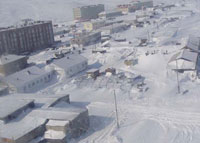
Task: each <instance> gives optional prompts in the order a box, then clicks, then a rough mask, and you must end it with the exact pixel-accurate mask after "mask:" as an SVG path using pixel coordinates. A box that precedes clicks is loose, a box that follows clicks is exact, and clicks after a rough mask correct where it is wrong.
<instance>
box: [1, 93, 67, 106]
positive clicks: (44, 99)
mask: <svg viewBox="0 0 200 143" xmlns="http://www.w3.org/2000/svg"><path fill="white" fill-rule="evenodd" d="M2 98H4V99H5V100H10V99H14V100H19V99H22V100H34V102H35V105H36V106H40V107H42V108H48V107H52V105H56V104H55V103H59V102H58V101H63V102H64V100H65V99H68V100H70V99H69V95H68V94H67V95H65V94H56V95H44V94H21V93H20V94H19V93H16V94H10V95H7V96H4V97H2ZM69 102H70V101H69Z"/></svg>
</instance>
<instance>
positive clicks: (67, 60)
mask: <svg viewBox="0 0 200 143" xmlns="http://www.w3.org/2000/svg"><path fill="white" fill-rule="evenodd" d="M51 66H52V67H53V68H54V69H55V71H57V72H58V73H59V74H60V75H64V76H65V77H66V78H69V77H72V76H74V75H76V74H77V73H79V72H81V71H83V70H85V69H86V68H87V66H88V60H87V58H85V57H83V56H81V55H79V54H68V55H66V57H64V58H61V59H58V60H54V62H52V64H51Z"/></svg>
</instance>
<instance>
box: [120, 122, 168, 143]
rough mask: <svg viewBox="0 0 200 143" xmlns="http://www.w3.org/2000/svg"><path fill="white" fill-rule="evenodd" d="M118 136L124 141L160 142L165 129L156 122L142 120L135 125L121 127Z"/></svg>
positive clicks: (128, 142) (132, 142) (135, 142)
mask: <svg viewBox="0 0 200 143" xmlns="http://www.w3.org/2000/svg"><path fill="white" fill-rule="evenodd" d="M118 136H119V138H121V140H123V142H124V143H162V142H163V137H165V131H164V129H163V127H162V126H161V125H160V124H159V123H158V122H156V121H154V120H143V121H140V122H139V123H137V124H136V125H132V126H127V127H125V128H122V129H121V130H120V131H119V133H118ZM152 141H153V142H152Z"/></svg>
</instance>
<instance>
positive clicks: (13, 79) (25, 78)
mask: <svg viewBox="0 0 200 143" xmlns="http://www.w3.org/2000/svg"><path fill="white" fill-rule="evenodd" d="M48 73H49V72H47V71H45V70H43V69H40V68H38V67H37V66H32V67H28V68H26V69H24V70H21V71H19V72H16V73H14V74H11V75H9V76H7V77H5V78H4V79H3V81H4V82H5V83H8V84H11V85H13V86H15V87H20V86H23V85H25V84H27V83H28V82H30V81H32V80H35V79H37V78H39V77H41V76H44V75H47V74H48Z"/></svg>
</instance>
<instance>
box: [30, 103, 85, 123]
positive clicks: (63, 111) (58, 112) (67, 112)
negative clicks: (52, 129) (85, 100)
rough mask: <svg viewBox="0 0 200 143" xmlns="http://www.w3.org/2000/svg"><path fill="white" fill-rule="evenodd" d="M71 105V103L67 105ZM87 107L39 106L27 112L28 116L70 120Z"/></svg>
mask: <svg viewBox="0 0 200 143" xmlns="http://www.w3.org/2000/svg"><path fill="white" fill-rule="evenodd" d="M69 106H71V105H69ZM86 111H87V109H84V108H83V109H82V108H77V107H74V106H73V107H72V108H54V107H53V108H46V109H44V108H41V109H37V110H33V111H32V112H30V113H29V114H28V116H29V117H38V118H43V119H49V120H65V121H72V120H74V119H75V118H77V117H78V116H79V115H80V113H83V112H86Z"/></svg>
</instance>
